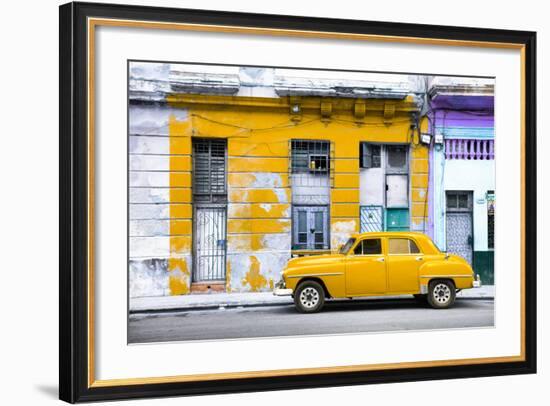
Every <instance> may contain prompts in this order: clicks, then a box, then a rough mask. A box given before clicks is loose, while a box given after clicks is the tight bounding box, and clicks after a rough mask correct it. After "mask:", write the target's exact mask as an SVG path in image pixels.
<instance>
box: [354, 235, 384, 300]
mask: <svg viewBox="0 0 550 406" xmlns="http://www.w3.org/2000/svg"><path fill="white" fill-rule="evenodd" d="M382 242H383V240H382V239H381V238H365V239H362V240H360V241H358V242H357V243H356V245H355V246H354V247H353V248H352V249H351V250H350V252H349V253H348V255H347V256H346V295H347V296H363V295H371V294H383V293H385V292H386V280H387V278H386V260H385V256H384V252H383V246H382Z"/></svg>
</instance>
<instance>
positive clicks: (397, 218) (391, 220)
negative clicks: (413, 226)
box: [386, 209, 409, 231]
mask: <svg viewBox="0 0 550 406" xmlns="http://www.w3.org/2000/svg"><path fill="white" fill-rule="evenodd" d="M386 230H387V231H409V209H386Z"/></svg>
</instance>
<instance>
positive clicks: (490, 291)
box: [130, 285, 495, 313]
mask: <svg viewBox="0 0 550 406" xmlns="http://www.w3.org/2000/svg"><path fill="white" fill-rule="evenodd" d="M494 296H495V287H494V285H487V286H482V287H481V288H478V289H466V290H463V291H461V292H459V293H458V294H457V295H456V297H457V299H494ZM410 297H411V296H410V295H403V296H373V297H368V298H362V299H361V300H377V299H405V298H410ZM292 303H293V302H292V298H291V297H290V296H274V295H273V293H271V292H258V293H213V292H212V293H196V294H190V295H181V296H154V297H139V298H131V299H130V313H149V312H166V311H190V310H208V309H219V308H239V307H243V308H244V307H256V306H284V305H290V304H292Z"/></svg>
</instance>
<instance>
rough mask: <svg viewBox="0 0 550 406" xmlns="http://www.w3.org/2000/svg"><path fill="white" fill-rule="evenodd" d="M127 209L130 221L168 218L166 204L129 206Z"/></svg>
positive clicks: (168, 209) (168, 213)
mask: <svg viewBox="0 0 550 406" xmlns="http://www.w3.org/2000/svg"><path fill="white" fill-rule="evenodd" d="M128 209H129V218H130V220H146V219H168V218H170V206H169V205H168V204H130V205H129V207H128Z"/></svg>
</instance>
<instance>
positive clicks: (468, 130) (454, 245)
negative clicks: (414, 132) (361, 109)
mask: <svg viewBox="0 0 550 406" xmlns="http://www.w3.org/2000/svg"><path fill="white" fill-rule="evenodd" d="M493 95H494V82H493V80H489V79H466V78H453V79H449V78H443V77H437V78H434V79H433V80H432V81H431V84H430V88H429V93H428V96H429V100H430V107H431V109H430V113H429V117H430V126H431V132H432V134H434V142H433V146H432V148H431V149H430V190H431V191H433V193H432V194H431V195H430V207H431V210H430V212H431V213H433V217H431V218H430V219H429V223H430V225H431V227H430V228H431V231H430V232H431V234H432V236H433V238H434V242H435V243H436V244H437V245H438V247H439V248H440V249H442V250H445V251H447V252H450V253H456V254H459V255H461V256H462V257H464V258H465V259H466V260H468V262H470V264H471V265H472V267H473V268H474V271H475V272H476V273H478V274H480V275H481V279H482V281H483V282H484V283H485V284H494V224H495V222H494V218H495V217H494V215H495V161H494V159H495V145H494V143H495V136H494V97H493Z"/></svg>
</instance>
